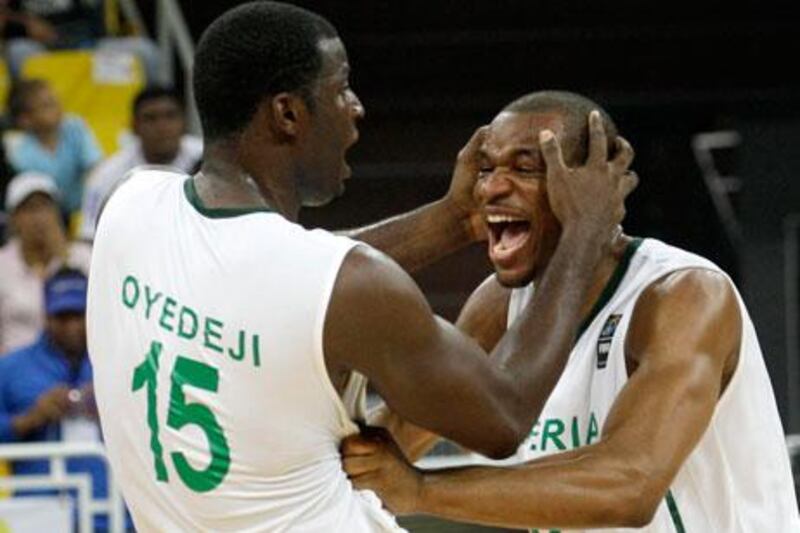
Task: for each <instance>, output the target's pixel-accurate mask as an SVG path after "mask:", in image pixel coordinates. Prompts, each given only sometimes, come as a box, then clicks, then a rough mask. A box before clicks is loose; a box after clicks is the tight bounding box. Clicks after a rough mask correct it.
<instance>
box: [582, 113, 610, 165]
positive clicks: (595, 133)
mask: <svg viewBox="0 0 800 533" xmlns="http://www.w3.org/2000/svg"><path fill="white" fill-rule="evenodd" d="M607 156H608V139H607V138H606V129H605V128H604V127H603V119H602V118H601V116H600V112H599V111H598V110H596V109H595V110H593V111H592V112H591V113H589V155H588V157H587V158H586V164H587V165H602V164H603V163H605V162H606V157H607Z"/></svg>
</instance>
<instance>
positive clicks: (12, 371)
mask: <svg viewBox="0 0 800 533" xmlns="http://www.w3.org/2000/svg"><path fill="white" fill-rule="evenodd" d="M37 351H39V341H38V340H37V341H36V342H34V343H33V344H29V345H27V346H23V347H21V348H17V349H15V350H12V351H10V352H9V353H7V354H6V355H4V356H0V376H1V377H2V378H6V377H7V378H8V379H15V377H16V378H19V377H20V376H19V375H18V374H16V373H17V372H18V371H20V370H22V369H27V368H29V367H30V366H31V363H32V356H33V354H34V353H35V352H37Z"/></svg>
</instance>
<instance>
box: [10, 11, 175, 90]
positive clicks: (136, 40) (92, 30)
mask: <svg viewBox="0 0 800 533" xmlns="http://www.w3.org/2000/svg"><path fill="white" fill-rule="evenodd" d="M105 4H106V2H105V1H104V0H59V1H53V0H0V28H1V29H2V35H3V40H4V41H6V57H7V59H8V65H9V70H10V71H11V75H12V76H13V77H15V78H18V77H19V75H20V72H21V70H22V66H23V65H24V63H25V60H26V59H28V58H29V57H30V56H32V55H36V54H40V53H42V52H45V51H47V50H58V49H71V48H97V49H98V50H101V51H102V50H109V51H118V52H127V53H130V54H133V55H135V56H136V57H138V58H139V60H140V61H141V62H142V66H143V67H144V70H145V75H146V76H147V79H148V80H150V81H153V80H156V79H157V76H158V69H159V63H160V56H159V51H158V47H157V46H156V44H155V43H154V42H153V41H151V40H150V39H147V38H145V37H137V36H133V37H111V36H107V35H106V27H105V21H106V20H105V15H106V12H105Z"/></svg>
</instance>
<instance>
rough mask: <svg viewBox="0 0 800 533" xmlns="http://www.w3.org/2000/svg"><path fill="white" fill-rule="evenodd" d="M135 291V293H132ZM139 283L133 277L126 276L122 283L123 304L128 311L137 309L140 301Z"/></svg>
mask: <svg viewBox="0 0 800 533" xmlns="http://www.w3.org/2000/svg"><path fill="white" fill-rule="evenodd" d="M131 291H133V292H131ZM139 292H140V291H139V281H138V280H137V279H136V278H134V277H133V276H130V275H129V276H126V277H125V281H123V282H122V303H123V304H124V305H125V307H127V308H128V309H133V308H134V307H136V302H138V301H139Z"/></svg>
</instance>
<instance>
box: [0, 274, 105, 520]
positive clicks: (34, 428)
mask: <svg viewBox="0 0 800 533" xmlns="http://www.w3.org/2000/svg"><path fill="white" fill-rule="evenodd" d="M86 287H87V278H86V276H85V275H84V274H83V273H82V272H80V271H79V270H74V269H69V268H63V269H61V270H59V271H58V272H56V273H55V274H54V275H53V276H51V277H50V278H48V279H47V281H46V282H45V285H44V303H45V312H46V316H47V318H46V322H45V327H44V331H43V332H42V333H41V335H40V336H39V338H38V339H37V340H36V341H35V342H34V343H33V344H31V345H29V346H26V347H24V348H21V349H19V350H17V351H15V352H12V353H10V354H9V355H8V356H6V357H4V358H0V443H14V442H53V441H59V442H60V441H87V440H99V438H100V430H99V426H98V423H97V417H96V410H95V409H94V401H93V399H92V398H93V394H92V386H91V383H92V368H91V365H90V363H89V357H88V354H87V352H86V318H85V315H86ZM12 469H13V472H14V474H15V475H33V474H44V473H46V472H47V470H48V464H47V462H46V461H15V462H14V463H13V464H12ZM67 471H68V472H69V473H88V474H89V475H90V476H91V477H92V486H93V492H94V496H95V497H104V496H105V495H106V491H107V486H106V485H107V479H106V472H105V466H104V465H103V463H102V462H101V461H100V460H99V459H94V458H74V459H69V460H68V461H67ZM39 494H41V493H39ZM105 524H106V522H105V517H102V518H101V519H100V521H96V522H95V525H96V526H98V525H99V526H102V527H104V525H105ZM102 527H101V529H102Z"/></svg>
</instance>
